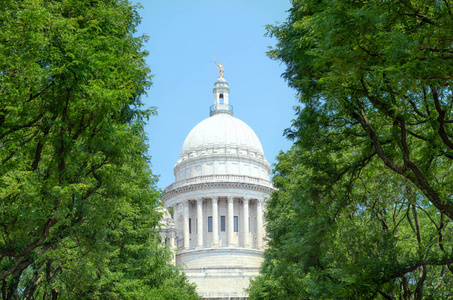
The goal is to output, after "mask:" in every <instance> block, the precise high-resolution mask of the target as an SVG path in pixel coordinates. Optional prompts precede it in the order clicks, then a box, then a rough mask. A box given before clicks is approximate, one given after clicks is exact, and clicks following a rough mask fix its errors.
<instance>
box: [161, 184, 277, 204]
mask: <svg viewBox="0 0 453 300" xmlns="http://www.w3.org/2000/svg"><path fill="white" fill-rule="evenodd" d="M169 187H171V185H170V186H169ZM214 188H238V189H245V190H255V191H260V192H263V193H266V194H268V195H270V194H272V193H273V192H274V191H275V188H274V187H272V184H271V183H270V182H269V186H265V185H261V184H254V183H247V182H215V181H214V182H204V183H195V184H188V185H183V186H180V187H176V188H172V189H168V187H167V189H165V192H164V194H163V195H162V197H161V201H163V202H166V201H167V200H169V199H171V198H173V197H175V196H177V195H180V194H183V193H187V192H191V191H197V190H198V191H199V190H206V189H214Z"/></svg>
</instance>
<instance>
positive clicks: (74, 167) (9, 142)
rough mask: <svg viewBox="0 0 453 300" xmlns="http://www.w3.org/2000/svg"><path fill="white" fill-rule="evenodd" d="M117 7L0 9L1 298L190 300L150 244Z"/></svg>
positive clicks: (135, 48)
mask: <svg viewBox="0 0 453 300" xmlns="http://www.w3.org/2000/svg"><path fill="white" fill-rule="evenodd" d="M139 21H140V19H139V17H138V14H137V11H136V7H134V6H132V5H131V4H130V3H129V1H126V0H100V1H89V0H83V1H80V0H77V1H75V0H68V1H52V0H38V1H32V0H24V1H15V0H6V1H2V2H1V3H0V28H1V30H0V99H1V101H0V161H1V163H0V207H1V209H0V211H1V213H0V225H1V226H0V236H1V238H0V255H1V256H0V281H1V285H2V299H12V298H28V299H34V298H43V299H50V298H52V299H55V298H58V297H61V298H64V299H72V298H74V299H100V298H103V299H197V295H196V293H195V288H194V286H192V285H189V284H188V283H187V280H186V278H185V277H184V276H183V275H181V274H180V272H179V270H178V269H176V267H173V266H171V265H169V262H170V254H169V251H168V249H167V248H165V247H164V246H162V245H161V243H160V239H159V235H158V221H159V219H160V218H161V215H160V213H159V212H158V209H157V208H158V197H159V192H158V191H157V189H156V187H155V181H156V177H155V176H154V175H153V174H152V172H151V170H150V168H149V158H148V157H147V154H146V153H147V146H146V144H145V142H146V138H145V133H144V124H145V123H144V122H145V121H146V119H147V118H148V117H150V116H152V115H153V114H154V113H155V111H154V109H143V108H142V105H143V104H142V102H141V100H140V97H141V96H142V95H143V94H144V93H145V91H146V89H147V88H148V87H150V85H151V80H150V76H149V68H148V67H147V66H146V64H145V60H144V57H145V56H146V55H147V53H146V52H145V51H143V50H142V44H143V42H144V39H145V37H136V36H134V34H135V27H136V25H137V24H138V22H139Z"/></svg>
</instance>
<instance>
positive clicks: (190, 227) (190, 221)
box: [189, 218, 192, 233]
mask: <svg viewBox="0 0 453 300" xmlns="http://www.w3.org/2000/svg"><path fill="white" fill-rule="evenodd" d="M189 233H192V219H191V218H189Z"/></svg>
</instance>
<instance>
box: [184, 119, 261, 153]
mask: <svg viewBox="0 0 453 300" xmlns="http://www.w3.org/2000/svg"><path fill="white" fill-rule="evenodd" d="M206 145H219V146H220V145H225V146H229V147H242V148H244V149H247V150H249V151H254V152H256V154H257V155H264V153H263V147H262V146H261V142H260V140H259V139H258V137H257V136H256V134H255V132H254V131H253V130H252V128H250V127H249V126H248V125H247V124H245V123H244V122H242V121H241V120H239V119H237V118H235V117H233V116H231V115H229V114H226V113H222V114H215V115H213V116H212V117H210V118H207V119H205V120H203V121H201V122H200V123H198V125H197V126H195V127H194V128H193V129H192V131H190V133H189V135H188V136H187V138H186V140H185V141H184V144H183V146H182V150H181V157H184V156H185V155H186V154H188V153H191V152H193V151H196V150H197V149H202V148H203V147H205V146H206Z"/></svg>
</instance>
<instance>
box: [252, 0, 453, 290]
mask: <svg viewBox="0 0 453 300" xmlns="http://www.w3.org/2000/svg"><path fill="white" fill-rule="evenodd" d="M292 4H293V7H292V8H291V9H290V11H289V17H288V19H287V21H286V22H285V23H283V24H281V25H276V26H269V27H268V30H269V31H268V32H269V35H271V36H274V37H276V38H277V39H278V44H277V47H276V48H275V49H273V50H271V51H270V52H269V55H270V56H271V57H272V58H274V59H277V60H280V61H282V62H284V63H285V64H286V66H287V69H286V72H285V73H284V74H283V77H284V78H285V79H286V80H287V81H288V84H289V85H290V86H291V87H293V88H295V89H296V90H297V91H298V93H299V96H300V98H299V99H300V102H301V104H302V105H301V107H298V108H296V114H297V115H296V119H295V120H294V122H293V126H292V128H290V129H288V130H287V131H286V134H287V136H288V137H289V138H292V139H293V140H294V146H293V148H292V149H291V150H290V151H288V152H287V153H282V154H281V155H280V156H279V163H278V164H277V166H276V169H275V174H276V176H275V177H274V182H275V184H276V186H277V187H278V188H279V191H277V192H276V193H274V194H273V195H272V197H271V199H270V201H269V203H268V215H267V220H268V227H267V231H268V234H269V238H270V241H269V249H268V250H267V251H266V253H265V262H264V264H263V267H262V276H261V277H259V278H257V279H256V280H255V281H254V282H253V284H252V285H251V288H250V295H251V299H275V298H277V299H281V298H289V299H300V298H307V299H310V298H312V299H320V298H321V299H331V298H353V299H357V298H385V299H396V298H402V299H422V298H424V297H425V298H438V299H441V298H446V297H451V293H452V291H451V288H450V287H451V280H452V265H451V264H452V263H453V253H452V250H451V249H452V247H451V246H452V245H451V242H452V240H451V221H452V219H453V194H452V189H451V182H452V179H453V178H452V173H451V168H452V158H453V155H452V154H453V152H452V150H453V144H452V139H453V133H452V130H453V127H452V126H453V125H452V124H453V119H452V115H451V112H452V105H453V102H452V100H453V97H452V89H451V87H452V76H451V74H453V65H452V64H451V59H452V58H453V48H452V45H453V36H452V35H451V29H452V28H453V17H452V11H451V9H452V7H451V6H452V5H451V2H450V1H437V0H432V1H429V0H428V1H419V0H408V1H377V0H376V1H374V0H371V1H349V0H336V1H333V0H332V1H328V0H320V1H319V0H317V1H310V0H305V1H298V0H294V1H292ZM273 297H274V298H273Z"/></svg>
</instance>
